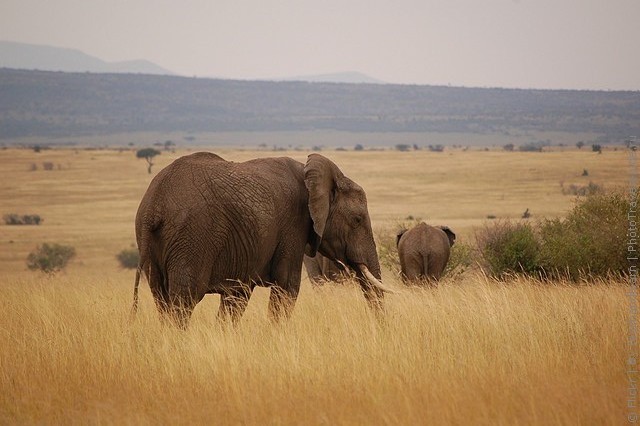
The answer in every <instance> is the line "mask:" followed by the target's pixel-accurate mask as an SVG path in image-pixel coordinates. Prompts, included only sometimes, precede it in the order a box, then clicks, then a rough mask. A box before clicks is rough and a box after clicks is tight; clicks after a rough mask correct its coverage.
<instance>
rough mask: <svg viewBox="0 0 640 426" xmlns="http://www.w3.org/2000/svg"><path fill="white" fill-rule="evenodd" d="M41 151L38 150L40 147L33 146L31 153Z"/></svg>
mask: <svg viewBox="0 0 640 426" xmlns="http://www.w3.org/2000/svg"><path fill="white" fill-rule="evenodd" d="M41 150H42V148H40V145H34V146H33V152H36V153H37V152H40V151H41Z"/></svg>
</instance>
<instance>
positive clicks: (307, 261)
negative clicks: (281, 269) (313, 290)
mask: <svg viewBox="0 0 640 426" xmlns="http://www.w3.org/2000/svg"><path fill="white" fill-rule="evenodd" d="M303 263H304V267H305V269H306V270H307V274H308V275H309V280H311V284H313V285H322V284H324V283H325V282H326V281H340V280H341V279H343V278H345V277H347V276H349V275H348V274H347V273H346V271H345V270H344V268H343V267H342V266H340V264H339V263H337V262H334V261H333V260H331V259H329V258H327V257H325V256H323V255H321V254H320V253H316V255H315V256H313V257H311V256H307V255H306V254H305V255H304V259H303Z"/></svg>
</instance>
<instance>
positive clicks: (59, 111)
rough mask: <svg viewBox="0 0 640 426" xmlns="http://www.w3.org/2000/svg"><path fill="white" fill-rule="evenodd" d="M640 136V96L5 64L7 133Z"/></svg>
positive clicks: (0, 112)
mask: <svg viewBox="0 0 640 426" xmlns="http://www.w3.org/2000/svg"><path fill="white" fill-rule="evenodd" d="M317 130H339V131H348V132H442V133H453V132H464V133H477V134H488V133H490V134H514V133H518V132H520V133H521V132H529V131H546V132H549V131H554V132H589V133H593V134H598V135H601V138H602V141H603V142H606V141H608V140H620V139H622V138H626V137H628V136H630V135H638V134H640V92H603V91H569V90H520V89H498V88H461V87H441V86H408V85H392V84H346V83H309V82H267V81H237V80H218V79H206V78H187V77H178V76H157V75H144V74H115V73H111V74H96V73H66V72H49V71H27V70H15V69H0V138H1V139H11V138H18V137H25V136H73V135H90V134H93V135H95V134H111V133H125V132H143V131H160V132H165V131H181V132H182V131H184V132H221V131H317Z"/></svg>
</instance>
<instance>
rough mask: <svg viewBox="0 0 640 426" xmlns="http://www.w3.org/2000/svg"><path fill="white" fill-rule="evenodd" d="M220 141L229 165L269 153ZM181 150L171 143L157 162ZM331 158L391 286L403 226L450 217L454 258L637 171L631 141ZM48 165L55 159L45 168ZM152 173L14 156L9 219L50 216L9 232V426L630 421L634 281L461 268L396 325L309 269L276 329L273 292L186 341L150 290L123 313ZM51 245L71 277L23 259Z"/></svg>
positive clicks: (3, 418)
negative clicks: (355, 193)
mask: <svg viewBox="0 0 640 426" xmlns="http://www.w3.org/2000/svg"><path fill="white" fill-rule="evenodd" d="M135 137H137V136H135ZM263 137H269V138H272V137H273V135H263ZM287 137H289V136H287ZM385 137H386V136H385ZM130 138H134V136H131V135H127V136H126V142H128V141H130ZM158 140H166V139H162V138H161V139H158ZM126 142H123V143H126ZM438 142H439V141H436V140H434V141H433V142H431V141H430V143H434V144H436V143H438ZM463 142H464V141H461V143H463ZM274 143H275V142H274ZM268 145H271V143H268ZM215 151H216V152H217V153H219V154H221V155H222V156H223V157H224V158H226V159H229V160H233V161H244V160H246V159H249V158H255V157H259V156H273V155H275V153H273V152H266V151H248V150H247V151H240V150H215ZM186 153H187V151H183V152H179V153H168V152H165V153H163V154H162V155H160V156H159V157H157V158H156V162H157V165H156V166H154V171H155V172H157V171H159V170H160V169H161V168H162V167H164V166H166V165H167V164H169V162H170V161H172V160H173V159H175V158H176V157H177V156H179V155H183V154H186ZM307 154H308V153H307V152H298V151H292V152H288V153H277V155H287V156H291V157H293V158H295V159H297V160H300V161H304V160H305V158H306V156H307ZM323 154H325V155H326V156H328V157H329V158H331V159H332V160H334V161H335V162H336V164H337V165H338V166H339V167H340V168H341V169H342V170H343V171H344V172H345V174H346V175H347V176H349V177H350V178H352V179H353V180H355V181H356V182H358V184H360V185H361V186H362V187H363V188H364V189H365V191H366V192H367V198H368V202H369V211H370V214H371V219H372V224H373V227H374V229H375V230H376V237H377V239H378V243H379V249H381V254H385V256H386V257H385V258H383V260H385V263H384V264H385V266H384V270H383V279H384V281H385V283H386V284H388V285H394V286H395V287H396V288H402V287H401V286H402V284H401V283H400V281H399V280H398V278H397V272H398V271H397V264H396V263H395V262H396V261H395V252H394V250H395V232H396V231H397V229H395V227H396V225H397V223H398V221H402V220H404V219H405V218H408V217H410V216H413V217H416V218H418V217H419V218H421V219H422V220H425V221H427V222H428V223H431V224H434V225H448V226H450V227H451V228H452V229H453V230H454V231H455V232H456V235H457V236H458V238H457V240H456V245H454V250H456V251H457V250H459V248H461V247H463V248H464V247H467V248H468V247H470V245H471V244H472V243H473V235H474V231H475V229H477V227H479V226H482V224H483V223H485V222H486V221H487V217H488V216H489V215H491V216H495V217H498V218H500V219H514V218H520V217H521V215H522V213H523V212H524V211H525V209H530V212H531V213H532V217H531V220H535V221H537V220H540V219H542V218H543V217H548V218H550V219H551V218H554V217H566V214H567V211H568V210H569V209H570V208H571V207H572V205H573V204H572V203H573V201H572V200H573V198H572V197H570V196H567V195H565V194H563V192H562V189H563V188H564V186H563V185H565V186H566V185H569V184H576V185H584V184H585V178H584V177H583V176H582V172H583V170H584V169H588V170H589V177H588V179H593V181H594V182H597V184H598V185H602V186H603V187H605V188H611V187H615V186H624V185H627V181H628V176H629V173H627V172H625V170H626V168H627V167H629V162H628V158H627V153H626V152H623V151H621V150H620V151H612V150H606V151H605V152H604V153H603V154H602V155H595V154H593V153H591V152H586V151H584V150H583V151H577V150H567V151H566V152H565V151H558V152H545V153H520V152H511V153H508V152H503V150H502V149H501V148H498V149H494V150H491V151H479V150H473V149H469V150H450V149H447V150H446V151H445V152H444V153H431V152H426V151H418V152H410V153H406V152H403V153H400V152H392V151H385V152H373V151H363V152H353V151H351V152H334V151H326V152H323ZM44 161H47V162H52V163H54V164H56V165H57V167H55V169H54V170H51V171H49V170H46V171H45V170H42V168H41V167H39V164H41V163H42V162H44ZM35 163H37V164H38V167H36V169H37V170H34V168H33V165H34V164H35ZM152 177H153V175H149V174H148V173H147V170H146V165H145V163H144V162H143V161H141V160H137V159H136V158H135V151H128V152H127V151H124V152H117V151H110V150H83V149H77V150H64V149H51V150H46V151H44V150H43V151H42V152H41V153H34V152H33V151H32V150H26V149H22V150H19V149H6V150H0V208H1V209H2V211H0V215H4V214H12V213H15V214H20V215H24V214H38V215H40V216H41V217H42V219H43V222H42V223H41V224H40V225H38V226H8V225H4V224H2V223H0V424H77V423H80V424H87V423H89V424H136V425H137V424H154V425H155V424H216V425H217V424H260V425H262V424H326V425H333V424H375V425H377V424H492V425H493V424H503V425H512V424H620V423H622V422H624V421H626V412H627V408H626V397H627V390H628V379H627V377H626V371H627V369H628V365H627V362H628V359H629V356H630V353H629V349H628V347H627V338H628V336H627V334H628V330H629V327H630V323H629V321H630V320H632V318H631V317H630V313H631V310H630V299H629V296H628V294H627V292H628V291H629V290H630V289H631V287H630V286H628V284H627V283H626V282H624V280H622V279H619V278H613V279H599V280H596V281H595V282H592V283H589V284H586V283H581V282H580V281H579V280H578V281H577V282H574V281H571V282H569V281H563V280H562V279H559V280H556V281H553V282H544V283H541V282H538V281H536V280H535V279H530V278H524V277H517V276H515V277H514V276H507V277H506V278H505V279H504V280H503V281H497V280H493V279H491V278H488V277H486V276H484V275H482V274H480V273H479V272H476V271H474V270H473V265H471V266H469V267H466V266H467V264H466V262H462V261H459V262H458V263H459V264H461V265H462V266H465V268H464V271H460V273H458V272H456V273H452V274H449V276H448V278H446V279H445V280H444V281H443V282H441V285H440V286H439V287H437V288H429V289H420V288H406V289H403V291H402V292H401V293H399V294H393V295H389V296H388V297H387V313H386V315H385V318H386V319H385V321H383V322H380V321H378V320H377V319H376V318H375V317H374V316H373V315H372V314H371V312H370V311H369V310H368V309H367V306H366V303H365V301H364V298H363V297H362V294H361V292H360V290H359V289H358V288H356V286H354V285H345V286H336V285H327V286H324V287H322V288H319V289H317V290H314V289H312V288H311V286H310V284H309V283H308V281H306V279H305V281H303V286H302V289H301V292H300V297H299V299H298V303H297V304H296V307H295V309H294V312H293V315H292V317H291V318H290V320H288V321H286V322H284V323H282V324H279V325H274V324H271V323H270V322H269V320H268V315H267V303H268V290H265V289H260V288H259V289H257V290H256V292H255V293H254V295H253V297H252V299H251V301H250V303H249V308H248V310H247V312H246V314H245V315H244V317H243V318H242V320H241V322H240V324H239V325H238V327H236V328H228V329H225V328H224V327H220V325H219V324H218V323H217V322H216V319H215V316H216V313H217V307H218V303H219V299H218V297H217V296H207V297H206V298H205V300H204V301H202V302H201V303H200V304H199V305H198V306H197V307H196V310H195V312H194V316H193V319H192V322H191V325H190V327H189V329H188V330H186V331H184V332H183V331H178V330H176V329H174V328H172V327H167V326H164V325H162V323H161V322H160V321H159V319H158V315H157V312H156V309H155V306H154V304H153V301H152V298H151V295H150V291H149V288H148V286H147V285H146V283H142V284H141V306H140V309H139V312H138V316H137V318H136V319H135V320H134V321H133V322H129V309H130V307H131V302H132V287H133V279H134V272H132V271H131V270H124V269H123V268H122V267H121V265H120V264H119V262H118V259H117V258H116V255H117V254H118V253H121V252H123V251H124V250H128V249H131V248H132V245H133V244H134V243H135V238H134V226H133V222H134V217H135V212H136V209H137V206H138V203H139V202H140V199H141V197H142V195H143V194H144V191H145V190H146V188H147V186H148V184H149V181H150V179H151V178H152ZM44 243H60V244H64V245H68V246H72V247H74V248H75V252H76V256H75V257H74V258H73V259H72V260H71V261H70V263H69V265H67V266H66V268H65V270H64V271H63V272H61V273H58V274H57V275H54V276H50V275H47V274H43V273H40V272H31V271H28V270H27V267H26V259H27V256H28V254H29V253H30V252H31V251H33V250H34V249H35V248H36V247H38V246H40V245H42V244H44ZM382 249H386V252H385V253H382ZM465 253H466V252H464V251H463V252H460V254H461V256H459V257H458V259H461V260H464V259H465V258H466V257H468V256H466V255H465ZM558 253H559V252H558ZM463 255H464V256H463ZM381 257H382V256H381ZM634 320H637V318H635V319H634ZM633 324H636V323H633Z"/></svg>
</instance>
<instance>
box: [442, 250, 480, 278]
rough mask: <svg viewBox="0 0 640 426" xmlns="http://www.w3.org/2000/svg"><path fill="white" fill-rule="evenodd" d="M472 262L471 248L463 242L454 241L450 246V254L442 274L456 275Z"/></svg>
mask: <svg viewBox="0 0 640 426" xmlns="http://www.w3.org/2000/svg"><path fill="white" fill-rule="evenodd" d="M472 264H473V248H472V247H471V246H470V245H468V244H465V243H461V242H456V243H455V244H454V245H453V247H451V255H450V256H449V262H447V267H446V268H444V273H443V274H442V275H443V276H458V275H460V274H462V273H464V272H465V271H466V270H467V269H468V268H469V267H470V266H471V265H472Z"/></svg>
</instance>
